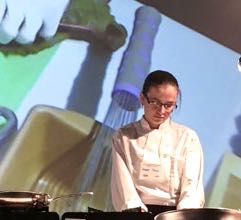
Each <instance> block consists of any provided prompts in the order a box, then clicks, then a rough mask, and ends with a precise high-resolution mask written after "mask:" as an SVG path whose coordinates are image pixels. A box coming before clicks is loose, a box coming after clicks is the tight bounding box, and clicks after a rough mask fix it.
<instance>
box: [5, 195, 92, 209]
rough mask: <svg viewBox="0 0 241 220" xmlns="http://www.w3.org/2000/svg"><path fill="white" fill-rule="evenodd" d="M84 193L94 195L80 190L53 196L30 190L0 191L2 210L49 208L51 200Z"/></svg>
mask: <svg viewBox="0 0 241 220" xmlns="http://www.w3.org/2000/svg"><path fill="white" fill-rule="evenodd" d="M82 195H93V192H79V193H75V194H68V195H61V196H58V197H55V198H52V197H51V196H50V195H49V194H47V193H38V192H30V191H18V192H12V191H0V210H1V209H3V210H4V209H7V210H29V209H31V210H32V209H34V210H40V211H42V210H44V211H46V210H48V207H49V204H50V202H52V201H54V200H57V199H62V198H69V197H76V196H82Z"/></svg>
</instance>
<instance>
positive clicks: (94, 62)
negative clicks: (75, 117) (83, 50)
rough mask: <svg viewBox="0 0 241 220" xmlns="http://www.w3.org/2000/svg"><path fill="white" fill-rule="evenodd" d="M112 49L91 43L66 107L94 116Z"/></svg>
mask: <svg viewBox="0 0 241 220" xmlns="http://www.w3.org/2000/svg"><path fill="white" fill-rule="evenodd" d="M111 55H112V51H110V50H108V49H106V48H104V47H102V46H101V45H96V44H90V45H89V46H88V52H87V56H86V58H85V60H84V62H83V64H82V67H81V70H80V72H79V74H78V76H77V77H76V78H75V80H74V84H73V86H72V90H71V92H70V95H69V97H68V101H67V104H66V109H68V110H72V111H76V112H79V113H82V114H84V115H86V116H89V117H91V118H94V117H95V115H96V112H97V108H98V104H99V100H100V96H101V94H102V87H103V80H104V78H105V73H106V68H107V65H108V63H109V61H110V59H111Z"/></svg>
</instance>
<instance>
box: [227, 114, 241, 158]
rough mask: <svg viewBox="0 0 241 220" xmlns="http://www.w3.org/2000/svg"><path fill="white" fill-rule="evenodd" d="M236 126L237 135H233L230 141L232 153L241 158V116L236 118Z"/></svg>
mask: <svg viewBox="0 0 241 220" xmlns="http://www.w3.org/2000/svg"><path fill="white" fill-rule="evenodd" d="M235 125H236V128H237V134H235V135H233V136H232V137H231V139H230V145H231V148H232V152H233V153H234V154H236V155H238V156H240V157H241V115H239V116H237V117H236V118H235Z"/></svg>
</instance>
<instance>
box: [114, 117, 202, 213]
mask: <svg viewBox="0 0 241 220" xmlns="http://www.w3.org/2000/svg"><path fill="white" fill-rule="evenodd" d="M202 177H203V152H202V147H201V144H200V141H199V138H198V136H197V134H196V133H195V131H193V130H192V129H190V128H187V127H185V126H183V125H180V124H177V123H175V122H173V121H171V120H170V119H167V120H166V121H165V122H164V123H162V124H161V125H160V127H159V128H158V129H151V128H150V126H149V124H148V122H147V121H146V120H145V119H144V118H142V119H141V120H139V121H137V122H134V123H131V124H129V125H127V126H124V127H122V128H120V129H119V130H117V131H116V132H115V134H114V135H113V141H112V177H111V192H112V202H113V205H114V208H115V209H116V210H117V211H121V210H124V209H128V208H134V207H142V208H143V209H145V210H146V211H147V207H146V206H145V204H154V205H169V206H177V209H182V208H200V207H203V205H204V190H203V183H202Z"/></svg>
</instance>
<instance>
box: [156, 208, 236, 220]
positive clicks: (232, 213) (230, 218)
mask: <svg viewBox="0 0 241 220" xmlns="http://www.w3.org/2000/svg"><path fill="white" fill-rule="evenodd" d="M154 219H155V220H241V212H240V211H237V210H234V209H224V208H198V209H182V210H175V211H168V212H163V213H160V214H158V215H156V216H155V218H154Z"/></svg>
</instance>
